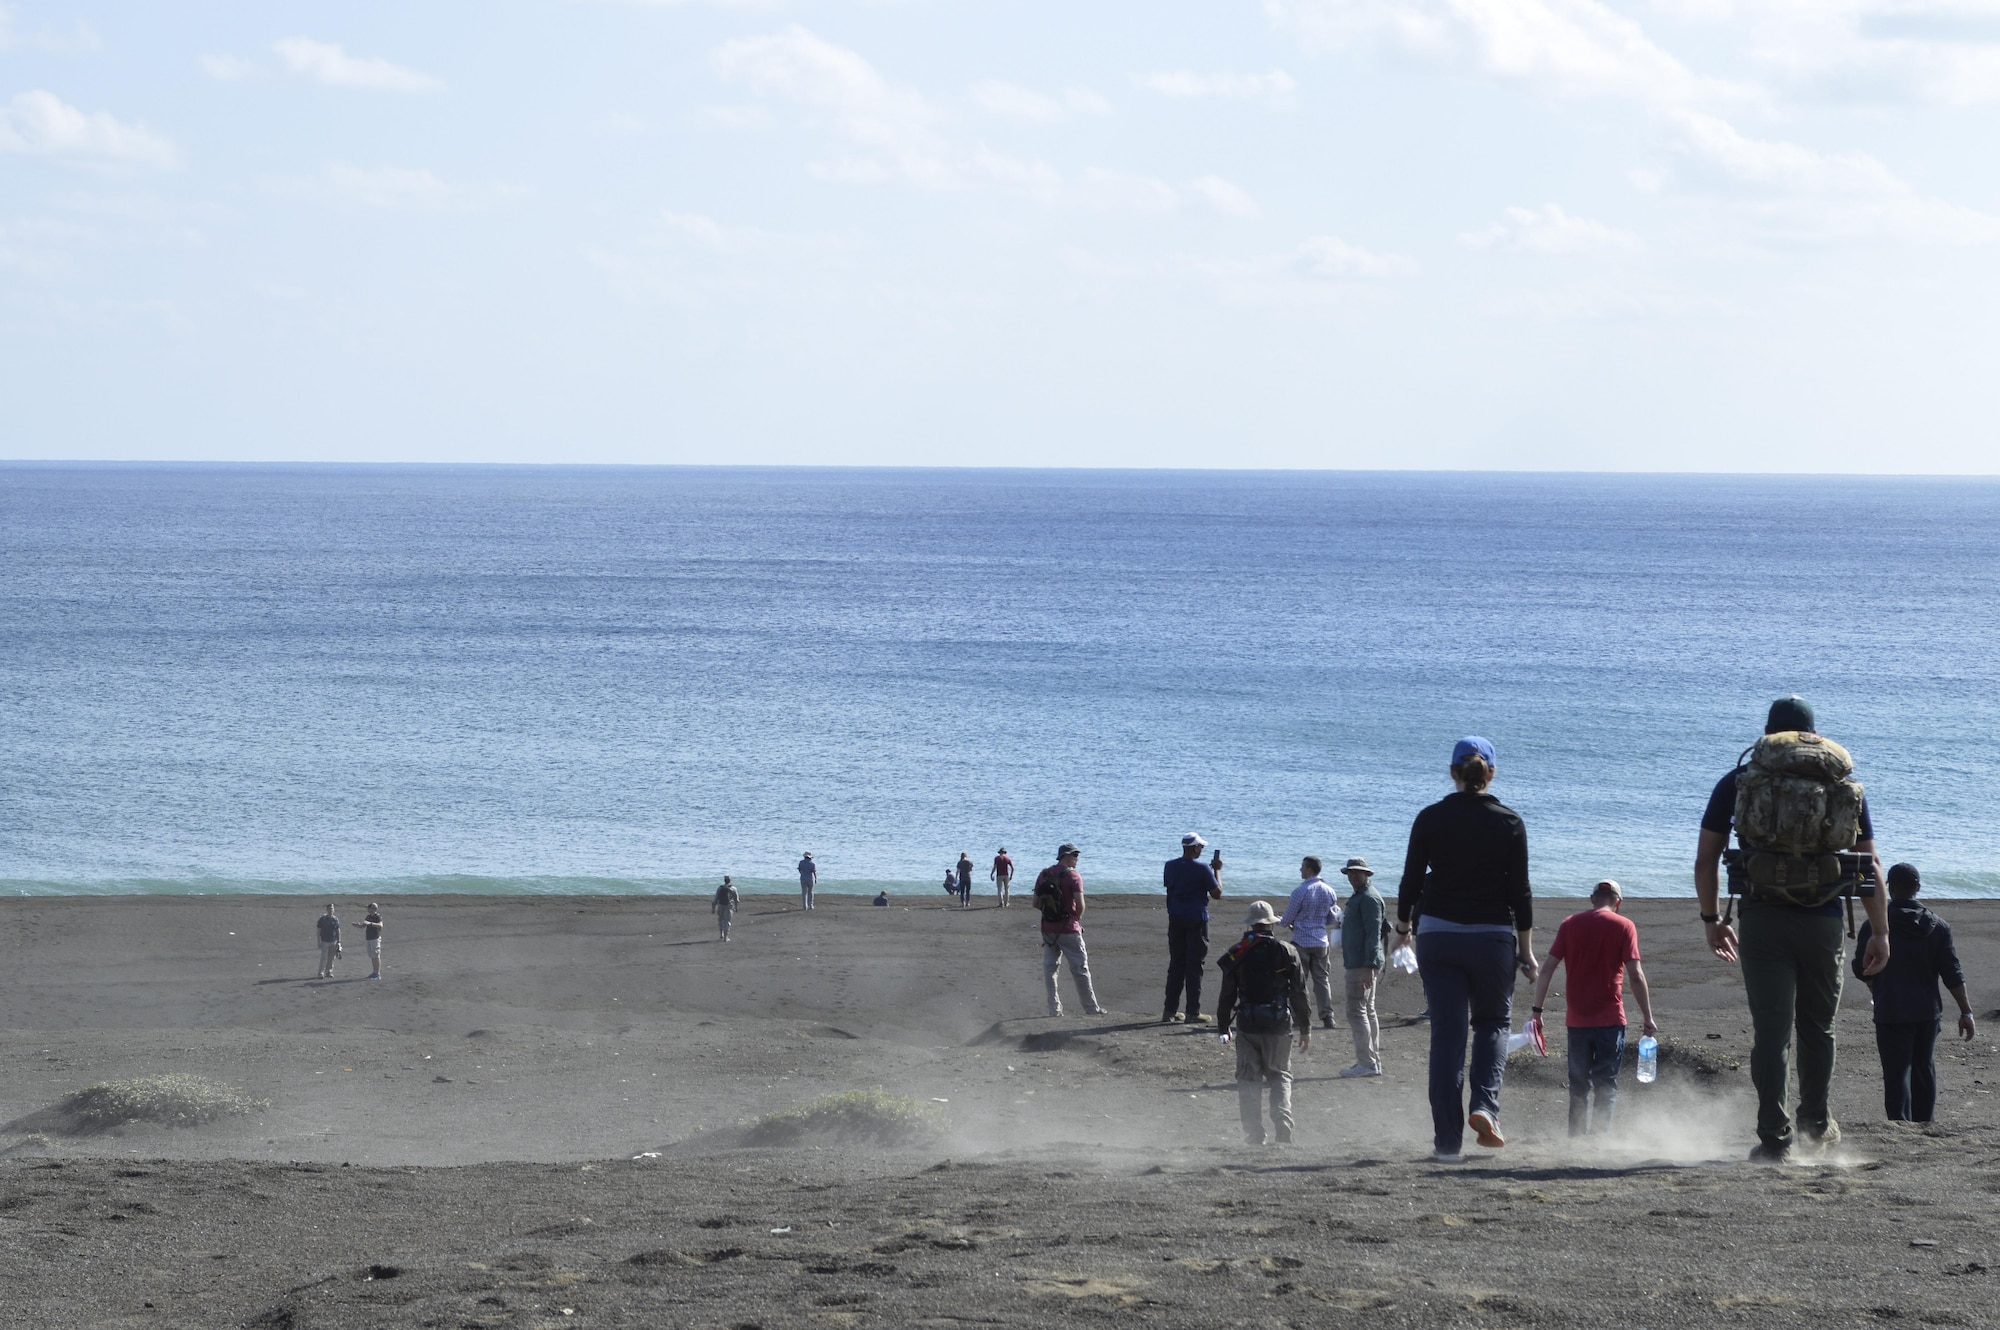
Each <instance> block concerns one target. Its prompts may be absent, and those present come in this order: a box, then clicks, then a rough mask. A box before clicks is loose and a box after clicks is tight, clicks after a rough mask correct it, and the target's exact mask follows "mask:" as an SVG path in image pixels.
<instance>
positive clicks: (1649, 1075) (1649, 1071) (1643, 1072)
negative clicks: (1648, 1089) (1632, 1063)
mask: <svg viewBox="0 0 2000 1330" xmlns="http://www.w3.org/2000/svg"><path fill="white" fill-rule="evenodd" d="M1659 1078H1660V1041H1659V1040H1657V1039H1655V1038H1653V1036H1651V1035H1646V1036H1645V1037H1643V1038H1641V1039H1640V1040H1639V1083H1640V1084H1641V1085H1651V1084H1652V1083H1653V1082H1654V1081H1656V1080H1658V1079H1659Z"/></svg>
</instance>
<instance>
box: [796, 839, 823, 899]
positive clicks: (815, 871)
mask: <svg viewBox="0 0 2000 1330" xmlns="http://www.w3.org/2000/svg"><path fill="white" fill-rule="evenodd" d="M818 885H819V865H818V864H816V863H814V862H813V852H812V851H811V850H807V851H806V857H805V858H803V859H801V860H799V908H800V909H802V910H810V909H811V908H812V907H813V888H814V887H816V886H818Z"/></svg>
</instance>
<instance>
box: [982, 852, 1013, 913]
mask: <svg viewBox="0 0 2000 1330" xmlns="http://www.w3.org/2000/svg"><path fill="white" fill-rule="evenodd" d="M987 876H988V877H990V878H992V879H993V886H994V888H995V890H997V891H998V892H999V893H1000V908H1001V909H1003V910H1004V909H1006V908H1007V898H1008V896H1009V895H1011V894H1012V889H1013V886H1014V860H1013V858H1012V857H1011V856H1010V855H1009V854H1008V853H1007V847H1006V846H1004V845H1002V846H1001V847H1000V853H998V854H996V855H994V856H993V870H992V871H991V872H989V873H988V874H987Z"/></svg>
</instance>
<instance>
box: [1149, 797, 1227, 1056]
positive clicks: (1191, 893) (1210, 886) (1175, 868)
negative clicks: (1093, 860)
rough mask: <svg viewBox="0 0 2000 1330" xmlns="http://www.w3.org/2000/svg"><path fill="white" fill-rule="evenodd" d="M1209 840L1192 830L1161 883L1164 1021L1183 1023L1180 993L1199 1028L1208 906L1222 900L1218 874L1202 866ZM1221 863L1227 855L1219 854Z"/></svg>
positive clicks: (1206, 941)
mask: <svg viewBox="0 0 2000 1330" xmlns="http://www.w3.org/2000/svg"><path fill="white" fill-rule="evenodd" d="M1207 845H1208V842H1207V841H1205V840H1203V839H1202V838H1201V837H1200V836H1199V835H1197V834H1196V833H1195V832H1192V831H1190V832H1189V833H1188V834H1187V835H1185V836H1183V837H1181V857H1180V858H1178V859H1169V860H1167V866H1166V869H1165V870H1164V872H1163V873H1162V875H1161V877H1162V882H1163V884H1164V885H1165V887H1166V892H1167V1005H1166V1007H1165V1009H1164V1010H1162V1011H1161V1013H1160V1020H1161V1022H1162V1023H1165V1022H1168V1021H1177V1020H1180V1019H1181V995H1182V993H1183V992H1185V993H1186V995H1187V1017H1186V1019H1187V1023H1188V1024H1189V1025H1200V1024H1202V1023H1203V1022H1204V1021H1205V1020H1206V1019H1207V1018H1206V1017H1204V1016H1203V1015H1202V1014H1201V972H1202V967H1203V966H1204V965H1206V964H1207V963H1208V903H1209V902H1210V901H1212V900H1217V901H1219V900H1221V899H1222V884H1221V883H1220V882H1218V881H1216V877H1215V870H1214V869H1212V868H1210V867H1209V866H1208V865H1206V864H1204V863H1202V861H1201V852H1202V850H1203V849H1204V848H1206V847H1207ZM1216 862H1217V863H1221V862H1222V856H1221V855H1220V854H1217V855H1216Z"/></svg>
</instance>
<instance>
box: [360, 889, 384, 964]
mask: <svg viewBox="0 0 2000 1330" xmlns="http://www.w3.org/2000/svg"><path fill="white" fill-rule="evenodd" d="M361 938H362V945H364V946H366V947H367V948H368V965H369V969H370V973H369V975H368V977H369V978H370V979H380V978H381V977H382V907H381V906H379V905H377V904H376V903H375V902H374V901H369V902H368V913H367V914H364V915H362V916H361Z"/></svg>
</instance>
